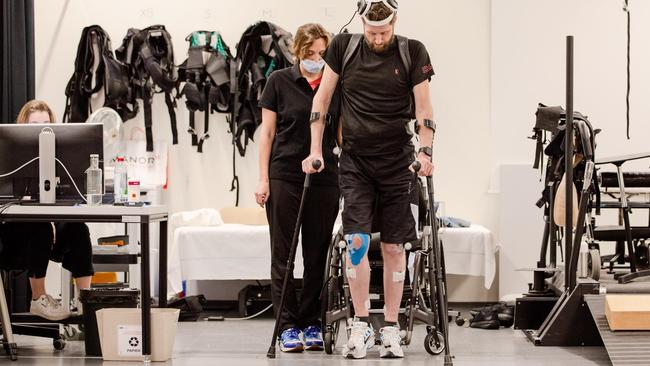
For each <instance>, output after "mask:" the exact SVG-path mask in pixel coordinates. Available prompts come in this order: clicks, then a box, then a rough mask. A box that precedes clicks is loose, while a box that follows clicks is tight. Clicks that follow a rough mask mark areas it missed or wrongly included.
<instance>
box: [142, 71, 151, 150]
mask: <svg viewBox="0 0 650 366" xmlns="http://www.w3.org/2000/svg"><path fill="white" fill-rule="evenodd" d="M142 104H143V105H144V128H145V133H146V138H147V151H149V152H151V151H153V129H152V122H151V89H150V88H149V86H148V85H147V84H146V83H144V85H143V86H142Z"/></svg>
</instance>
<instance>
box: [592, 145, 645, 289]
mask: <svg viewBox="0 0 650 366" xmlns="http://www.w3.org/2000/svg"><path fill="white" fill-rule="evenodd" d="M649 157H650V153H639V154H632V155H624V156H616V157H610V158H604V159H600V160H599V161H597V162H596V165H604V164H613V165H614V166H615V167H616V172H602V173H601V174H600V187H601V190H602V193H603V194H604V195H607V196H609V197H612V198H615V199H616V201H605V202H601V203H600V205H599V206H598V207H599V208H601V209H617V210H618V211H619V220H618V225H601V226H595V228H594V232H593V237H594V240H595V241H613V242H616V251H615V253H614V254H613V255H608V256H603V262H608V263H609V273H614V268H615V267H616V265H619V266H618V268H620V266H621V265H625V264H626V263H629V269H630V273H629V274H625V275H620V276H616V277H617V278H618V281H619V283H627V282H630V281H632V280H634V279H635V278H639V277H645V276H650V270H648V254H649V253H648V246H647V245H646V240H648V242H650V240H649V239H650V219H649V222H648V225H647V226H631V224H630V213H631V212H632V209H648V210H649V211H650V202H646V201H644V202H640V201H630V200H629V197H630V192H628V191H627V189H628V188H647V189H648V190H650V172H626V173H623V171H622V166H623V164H624V163H626V162H627V161H631V160H637V159H644V158H649ZM615 189H617V190H618V191H617V192H615V193H614V192H613V190H615ZM626 247H627V253H628V255H627V256H626V255H625V251H626ZM641 267H645V268H644V269H643V270H640V269H641Z"/></svg>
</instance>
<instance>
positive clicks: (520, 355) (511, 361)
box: [0, 319, 610, 366]
mask: <svg viewBox="0 0 650 366" xmlns="http://www.w3.org/2000/svg"><path fill="white" fill-rule="evenodd" d="M272 328H273V320H272V319H261V320H247V321H226V322H196V323H188V322H184V323H179V327H178V332H177V335H176V344H175V350H174V355H173V359H172V360H171V361H169V362H166V363H158V362H156V363H153V365H175V366H179V365H207V364H217V363H216V362H219V364H224V365H301V364H304V363H309V364H310V365H331V366H334V365H347V364H349V363H350V362H352V363H354V364H370V363H372V364H374V363H376V362H379V355H378V351H377V350H376V349H375V350H373V351H370V353H369V356H368V358H367V359H366V360H355V361H349V360H345V359H343V358H342V357H341V356H340V355H327V354H325V353H324V352H305V353H301V354H281V352H279V351H278V358H277V359H275V360H268V359H267V358H266V350H267V349H268V346H269V338H268V336H269V333H270V332H271V330H272ZM424 332H425V330H424V328H423V327H421V326H419V327H417V328H416V329H415V334H414V339H413V342H412V344H411V346H410V347H409V348H408V349H407V355H406V358H404V359H402V360H381V363H382V364H401V365H432V366H433V365H442V364H443V358H442V356H431V355H429V354H428V353H427V352H426V351H425V350H424V347H423V344H422V342H423V339H424ZM450 335H451V345H452V354H453V355H454V356H455V360H454V365H558V364H564V365H571V366H579V365H610V362H609V358H608V356H607V354H606V352H605V349H604V348H602V347H566V348H565V347H535V346H533V345H532V344H531V343H530V342H529V341H528V340H527V338H526V337H525V336H524V335H523V333H521V332H520V331H515V330H512V329H504V328H502V329H500V330H480V329H471V328H463V327H458V326H457V325H455V324H452V325H451V330H450ZM16 338H17V342H18V343H19V347H20V355H19V357H20V358H19V360H18V361H17V362H12V363H10V362H9V361H8V359H6V358H0V364H4V365H12V366H13V365H15V366H19V365H99V364H102V360H101V359H99V358H85V357H83V356H84V350H83V342H68V343H67V346H66V348H65V350H63V351H54V350H53V349H52V343H51V341H48V340H45V339H39V338H34V337H23V336H17V337H16ZM343 338H344V336H343ZM341 342H344V340H341V339H339V345H338V346H337V351H338V352H340V349H341V344H342V343H341ZM122 364H123V365H134V363H132V362H106V365H111V366H112V365H122Z"/></svg>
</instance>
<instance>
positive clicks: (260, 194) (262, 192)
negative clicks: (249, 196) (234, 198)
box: [255, 181, 271, 207]
mask: <svg viewBox="0 0 650 366" xmlns="http://www.w3.org/2000/svg"><path fill="white" fill-rule="evenodd" d="M270 195H271V194H270V192H269V182H266V181H260V182H259V183H258V184H257V189H256V190H255V202H257V204H258V205H260V207H264V204H266V201H268V200H269V196H270Z"/></svg>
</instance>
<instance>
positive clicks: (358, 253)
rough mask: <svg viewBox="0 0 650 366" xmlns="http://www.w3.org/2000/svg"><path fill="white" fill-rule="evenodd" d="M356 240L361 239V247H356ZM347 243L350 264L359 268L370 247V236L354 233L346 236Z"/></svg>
mask: <svg viewBox="0 0 650 366" xmlns="http://www.w3.org/2000/svg"><path fill="white" fill-rule="evenodd" d="M356 238H359V239H361V245H359V246H358V247H355V246H354V244H352V243H354V241H355V239H356ZM345 241H346V242H347V243H348V255H349V256H350V262H351V263H352V265H353V266H358V265H359V263H361V260H362V259H363V256H364V255H366V253H367V252H368V247H369V246H370V235H368V234H364V233H353V234H347V235H345Z"/></svg>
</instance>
